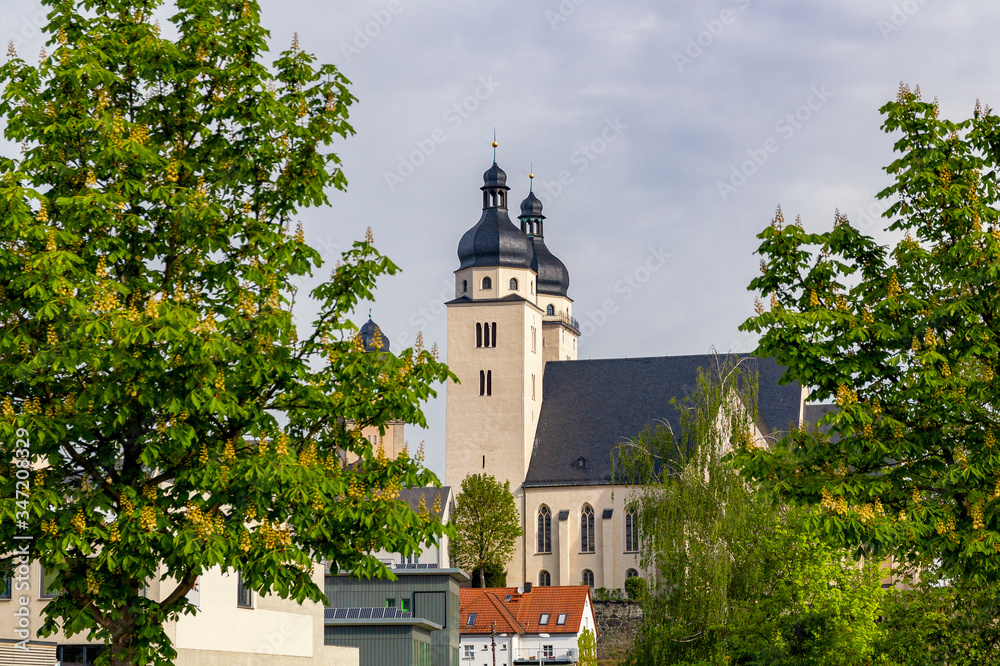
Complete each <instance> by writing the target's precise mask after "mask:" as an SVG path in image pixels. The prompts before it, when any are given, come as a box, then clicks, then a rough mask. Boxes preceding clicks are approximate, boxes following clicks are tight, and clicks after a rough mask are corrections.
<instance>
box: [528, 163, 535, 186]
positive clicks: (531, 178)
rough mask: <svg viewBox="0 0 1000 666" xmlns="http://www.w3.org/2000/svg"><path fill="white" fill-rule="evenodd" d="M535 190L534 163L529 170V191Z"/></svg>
mask: <svg viewBox="0 0 1000 666" xmlns="http://www.w3.org/2000/svg"><path fill="white" fill-rule="evenodd" d="M534 191H535V165H534V163H532V165H531V169H530V170H529V171H528V192H534Z"/></svg>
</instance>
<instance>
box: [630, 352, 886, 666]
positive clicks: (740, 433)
mask: <svg viewBox="0 0 1000 666" xmlns="http://www.w3.org/2000/svg"><path fill="white" fill-rule="evenodd" d="M743 363H745V362H741V361H733V360H729V361H723V362H720V363H718V364H717V366H716V370H715V372H713V376H709V375H708V374H707V373H704V372H703V373H701V374H700V375H699V378H698V381H697V384H696V387H695V390H694V392H693V394H692V395H691V397H690V398H688V399H686V400H684V401H680V402H677V401H675V402H674V403H673V404H674V406H675V407H676V408H678V410H679V415H680V426H681V431H680V433H679V434H677V435H676V436H675V434H674V433H673V432H672V431H671V430H670V428H669V426H668V425H667V424H664V425H659V426H656V427H652V428H649V429H647V430H646V431H644V432H643V433H640V435H639V436H638V437H636V438H635V439H634V441H633V442H632V443H631V444H628V445H625V446H623V447H620V448H619V452H618V455H617V457H616V460H615V476H616V480H617V482H625V481H629V480H631V481H639V482H640V484H641V485H639V486H638V488H637V489H636V490H633V491H632V493H633V497H632V501H633V502H634V503H635V506H636V507H637V508H638V518H639V524H640V533H641V534H642V535H643V536H642V539H641V540H640V558H641V561H642V564H643V567H644V568H645V569H647V570H651V571H652V572H653V573H652V576H651V580H652V581H654V584H653V586H652V588H651V589H650V590H649V592H648V593H647V594H644V595H643V596H642V598H641V602H642V605H643V610H644V618H645V619H644V623H643V627H642V630H641V632H640V635H639V636H638V637H637V639H636V641H635V644H634V646H633V648H632V651H631V653H630V655H629V660H628V662H627V663H631V664H637V665H638V664H644V665H645V664H676V663H702V662H706V663H730V661H732V663H802V660H804V659H814V660H818V661H816V662H815V663H829V664H839V663H844V664H850V663H866V661H865V660H866V659H867V657H868V656H870V655H871V653H872V650H873V646H874V639H875V637H876V635H877V631H876V629H875V619H876V617H877V611H878V608H879V606H878V600H879V597H880V592H881V588H880V580H879V575H878V567H877V566H875V565H873V564H871V563H868V564H866V565H864V566H861V567H859V566H858V565H857V564H855V562H854V561H853V560H851V559H850V558H849V557H848V553H847V552H845V551H841V550H836V549H831V548H829V547H828V546H825V545H824V544H822V543H821V542H819V541H818V540H817V539H815V538H814V536H813V535H811V534H810V533H809V532H808V531H807V530H806V529H805V526H804V518H803V515H802V512H801V511H798V512H796V511H788V510H786V509H784V508H781V507H774V506H772V504H771V502H770V501H769V500H767V499H763V498H758V497H757V496H756V492H755V490H756V489H755V487H753V486H751V485H748V484H747V483H745V482H744V481H743V480H742V479H741V478H740V475H739V472H738V471H737V470H735V469H734V468H732V467H731V466H730V465H729V464H728V463H727V462H726V460H724V457H723V456H724V453H725V452H726V450H727V448H728V446H729V443H730V442H731V441H732V442H744V446H746V444H745V442H749V441H757V442H758V443H759V441H760V439H759V437H760V433H755V432H754V430H753V423H754V422H755V421H756V419H755V416H754V415H755V413H756V392H757V381H756V377H755V376H754V374H753V373H751V372H749V371H748V369H747V368H746V367H744V365H742V364H743ZM810 663H813V662H810Z"/></svg>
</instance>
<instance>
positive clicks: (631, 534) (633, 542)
mask: <svg viewBox="0 0 1000 666" xmlns="http://www.w3.org/2000/svg"><path fill="white" fill-rule="evenodd" d="M637 550H639V525H638V523H637V522H636V515H635V509H629V510H628V511H626V512H625V552H626V553H634V552H635V551H637Z"/></svg>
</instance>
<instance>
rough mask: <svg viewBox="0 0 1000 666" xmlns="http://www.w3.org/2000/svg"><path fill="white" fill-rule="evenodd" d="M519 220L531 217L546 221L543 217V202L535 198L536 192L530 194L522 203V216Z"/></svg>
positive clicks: (519, 216)
mask: <svg viewBox="0 0 1000 666" xmlns="http://www.w3.org/2000/svg"><path fill="white" fill-rule="evenodd" d="M517 217H518V219H521V218H525V217H531V218H540V219H543V220H544V219H545V216H544V215H542V202H541V200H540V199H539V198H538V197H536V196H535V193H534V192H529V193H528V196H527V197H526V198H525V199H524V201H522V202H521V214H520V215H518V216H517Z"/></svg>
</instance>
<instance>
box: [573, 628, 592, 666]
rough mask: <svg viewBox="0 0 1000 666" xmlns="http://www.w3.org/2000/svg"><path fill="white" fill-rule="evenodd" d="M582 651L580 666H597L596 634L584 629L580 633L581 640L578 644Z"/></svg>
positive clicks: (578, 662) (578, 640)
mask: <svg viewBox="0 0 1000 666" xmlns="http://www.w3.org/2000/svg"><path fill="white" fill-rule="evenodd" d="M576 645H577V648H578V649H579V650H580V659H579V661H577V664H579V666H597V637H596V636H594V632H593V631H591V630H590V629H587V628H586V627H584V629H583V631H581V632H580V638H579V639H577V642H576Z"/></svg>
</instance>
